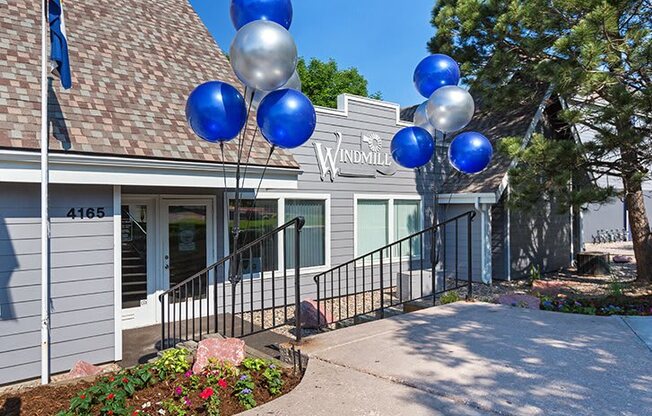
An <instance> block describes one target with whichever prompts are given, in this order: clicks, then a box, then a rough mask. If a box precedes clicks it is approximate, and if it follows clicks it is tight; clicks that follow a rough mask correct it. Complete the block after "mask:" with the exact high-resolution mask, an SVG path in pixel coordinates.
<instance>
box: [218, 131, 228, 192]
mask: <svg viewBox="0 0 652 416" xmlns="http://www.w3.org/2000/svg"><path fill="white" fill-rule="evenodd" d="M220 150H221V151H222V174H223V175H224V192H226V188H227V184H226V164H225V162H224V161H225V159H224V142H220Z"/></svg>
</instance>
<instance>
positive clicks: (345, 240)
mask: <svg viewBox="0 0 652 416" xmlns="http://www.w3.org/2000/svg"><path fill="white" fill-rule="evenodd" d="M0 4H1V5H2V8H3V10H5V11H6V12H5V13H3V15H2V16H1V17H0V29H1V31H0V33H2V34H1V35H0V385H1V384H6V383H12V382H16V381H19V380H25V379H31V378H36V377H38V375H39V374H40V371H41V347H40V330H41V316H40V310H41V288H40V228H39V227H40V217H39V213H40V199H39V196H40V193H39V186H40V185H39V183H40V169H39V140H38V131H39V127H38V126H39V105H40V102H39V96H40V95H39V81H38V80H39V68H40V64H39V58H38V56H39V53H38V51H39V48H40V44H39V13H38V11H37V10H36V8H34V7H33V5H32V4H31V3H30V2H28V1H27V0H18V1H12V2H9V1H7V0H0ZM161 8H164V9H165V10H167V12H166V13H159V12H157V11H155V10H154V7H153V6H152V5H151V2H148V1H146V0H126V1H124V2H122V4H121V6H120V7H115V6H114V5H112V4H109V3H102V2H90V1H79V2H75V3H71V4H70V5H68V7H67V9H66V19H67V30H68V37H69V42H70V48H71V62H72V68H73V88H72V89H70V90H68V91H61V90H60V89H59V88H58V85H57V83H56V82H53V83H52V84H51V85H52V86H51V90H50V95H49V97H50V101H49V102H50V107H49V119H50V122H49V123H50V151H51V156H50V182H51V184H52V185H51V189H50V215H51V222H52V229H51V235H52V237H51V250H50V251H51V273H50V301H49V303H50V309H51V321H50V352H49V356H50V368H51V372H52V373H57V372H63V371H67V370H68V369H70V368H71V366H72V365H73V364H74V363H75V362H76V361H77V360H86V361H89V362H93V363H106V362H112V361H120V360H121V359H122V331H123V330H124V329H128V328H135V327H141V326H147V325H154V324H156V323H157V322H158V320H159V317H160V308H161V306H160V303H159V302H158V295H159V294H160V293H162V292H163V291H165V290H166V289H167V288H169V287H170V286H172V285H174V284H175V283H178V282H180V281H182V280H184V279H186V278H187V277H189V276H191V275H192V274H193V273H195V272H196V271H198V270H201V269H202V268H204V267H205V266H206V265H209V264H212V263H214V262H215V261H216V260H218V259H219V258H221V257H222V256H224V255H225V254H228V252H229V218H232V215H233V214H232V212H231V211H232V209H231V208H232V205H233V196H234V194H233V190H234V188H235V173H236V162H237V157H238V155H237V143H236V142H231V143H228V144H227V145H226V146H225V148H224V152H223V153H222V152H221V151H220V147H219V146H217V145H212V144H209V143H206V142H202V141H201V140H199V139H197V138H196V137H195V136H194V135H193V134H192V132H191V131H190V129H189V128H188V127H187V125H186V122H185V117H184V106H185V99H186V97H187V95H188V94H189V92H190V91H191V90H192V89H193V88H194V86H195V85H197V84H198V83H201V82H203V81H206V80H210V79H219V80H223V81H226V82H229V83H232V84H233V85H238V82H237V80H236V78H235V76H234V75H233V73H232V71H231V68H230V65H229V64H228V61H227V59H226V57H225V55H224V53H223V52H222V51H221V50H220V48H219V47H218V46H217V45H216V44H215V42H214V40H213V39H212V38H211V36H210V34H209V33H208V31H207V29H206V28H205V27H204V25H203V24H202V22H201V21H200V19H199V18H198V16H197V15H196V14H195V12H194V10H193V9H192V7H191V6H190V4H189V3H188V2H187V1H186V0H162V1H159V2H157V5H156V10H160V9H161ZM116 25H117V26H119V27H120V28H121V30H119V31H116ZM556 104H557V103H555V102H554V100H551V98H550V97H549V96H547V95H546V94H545V93H541V94H538V95H536V97H534V98H533V100H532V102H529V103H524V105H523V106H522V107H520V108H517V109H514V110H512V111H511V113H509V114H493V113H490V112H483V111H482V110H480V111H479V112H478V114H477V116H476V119H475V121H474V122H473V123H474V126H472V128H473V129H476V130H479V131H482V132H483V133H485V134H486V135H487V136H488V137H491V138H492V140H495V139H498V138H500V137H503V136H507V135H520V136H523V137H528V136H529V135H531V134H532V133H533V132H534V131H537V130H540V131H543V130H544V129H543V127H542V126H543V125H545V120H546V114H547V111H548V110H549V108H551V107H554V106H555V105H556ZM410 113H411V111H410V109H407V110H404V111H403V112H401V109H400V108H399V106H397V105H395V104H391V103H387V102H382V101H376V100H370V99H367V98H362V97H356V96H349V95H343V96H340V97H339V102H338V108H336V109H330V108H317V121H318V125H317V130H316V132H315V134H314V137H313V138H312V139H311V141H310V142H309V143H308V144H306V145H305V146H303V147H301V148H299V149H297V150H296V151H293V152H288V151H283V150H276V151H275V152H274V153H273V154H272V156H271V158H270V161H269V166H268V167H267V169H266V173H265V175H264V177H263V179H262V183H261V186H260V193H259V194H258V196H257V199H256V204H255V206H254V205H253V203H252V201H251V199H252V198H253V190H255V189H256V188H257V186H258V183H259V180H260V179H261V175H262V173H263V169H264V165H265V163H266V160H267V158H268V155H269V152H270V147H269V145H268V144H267V143H266V142H265V141H264V140H263V139H262V138H261V137H260V135H257V136H256V137H254V138H252V137H251V136H249V137H247V138H246V139H245V146H244V147H245V149H248V148H249V147H250V146H249V145H250V141H251V140H254V143H253V146H251V148H252V152H251V157H250V158H249V160H248V163H247V173H246V177H245V179H244V188H245V189H246V192H245V201H244V203H243V205H244V208H243V212H242V214H241V215H242V216H243V218H246V219H248V220H249V221H247V224H248V225H247V226H246V227H249V228H248V229H244V230H243V231H244V235H245V237H244V238H245V239H247V238H249V239H253V238H255V237H256V236H259V235H261V234H263V233H265V232H267V231H269V230H271V229H273V228H275V227H276V226H278V225H281V224H283V223H285V222H286V221H287V220H288V219H291V218H294V217H295V216H297V215H302V216H304V217H306V218H307V219H308V221H307V224H306V227H305V230H304V233H303V235H304V237H303V238H302V240H301V249H302V250H301V251H302V253H303V256H302V258H301V264H302V268H301V276H302V279H305V287H306V290H305V291H303V292H302V296H305V297H310V296H311V295H313V294H314V293H313V292H311V289H310V288H311V287H312V276H314V275H315V274H316V273H319V272H320V271H325V270H328V269H329V268H330V267H331V266H336V265H338V264H341V263H343V262H346V261H348V260H350V259H352V258H353V257H354V256H356V255H360V254H364V253H366V252H368V251H370V250H373V249H375V248H377V247H379V246H382V245H384V244H387V243H390V242H393V241H395V240H397V239H398V238H401V237H404V236H406V235H409V234H412V233H415V232H417V231H419V230H421V229H423V228H424V227H427V226H429V225H430V224H432V222H433V221H434V220H435V219H436V218H437V219H438V220H442V219H445V218H450V217H453V216H455V215H458V214H461V213H464V212H467V211H475V212H476V213H477V215H476V219H475V221H474V222H473V227H472V239H471V241H470V242H469V241H466V242H465V244H472V245H473V258H472V265H473V268H472V270H471V274H472V277H473V279H474V280H477V281H484V282H486V283H490V282H491V281H492V279H510V278H519V277H523V276H524V275H526V274H527V273H528V271H529V268H530V267H531V265H537V266H540V267H541V268H542V271H546V270H554V269H558V268H561V267H564V266H567V265H568V264H569V263H570V261H571V258H572V255H573V253H574V251H576V250H577V249H578V248H579V247H581V241H580V240H581V239H580V235H579V229H580V227H579V225H578V223H579V216H577V215H575V216H573V215H571V214H570V213H569V214H568V215H559V214H557V213H556V212H555V211H554V209H553V208H554V207H549V206H541V207H539V208H540V209H537V214H530V215H527V216H526V215H525V214H520V213H515V212H511V211H510V210H509V209H508V208H507V206H506V204H505V198H506V195H507V192H508V176H507V170H508V169H509V166H510V164H511V161H509V160H504V159H502V158H501V157H497V158H496V159H495V161H494V162H492V165H491V167H490V168H489V169H488V170H487V171H485V172H483V173H482V174H480V175H478V176H474V177H461V176H459V175H457V174H454V173H452V172H451V171H450V169H449V168H447V164H446V161H445V146H440V147H439V152H438V158H437V160H436V161H435V163H433V164H431V165H430V166H428V167H426V168H424V169H421V170H419V171H412V170H406V169H403V168H400V167H398V166H397V165H396V164H395V163H394V162H393V161H392V158H391V155H390V154H389V143H390V140H391V138H392V137H393V135H394V134H395V133H396V132H397V131H398V130H399V129H401V128H402V127H404V126H409V125H411V122H410V119H411V114H410ZM229 213H231V215H229ZM243 227H244V226H243ZM278 251H279V253H280V252H281V251H283V249H282V248H279V249H278ZM463 252H464V253H465V252H466V251H464V250H463ZM464 253H462V254H461V258H460V264H466V263H465V262H464V258H463V256H464ZM278 255H279V259H280V261H282V259H281V257H282V256H281V255H280V254H278ZM255 261H256V260H255V259H254V263H255ZM252 267H254V266H252ZM258 267H262V266H261V265H259V266H258ZM466 272H467V271H466V270H464V271H463V273H466ZM302 281H303V280H302Z"/></svg>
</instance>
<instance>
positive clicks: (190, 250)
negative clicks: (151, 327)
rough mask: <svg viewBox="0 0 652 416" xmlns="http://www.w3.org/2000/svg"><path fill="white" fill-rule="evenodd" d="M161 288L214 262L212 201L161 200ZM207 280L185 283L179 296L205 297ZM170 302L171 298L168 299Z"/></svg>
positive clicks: (179, 281) (178, 281)
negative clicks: (162, 218) (192, 283)
mask: <svg viewBox="0 0 652 416" xmlns="http://www.w3.org/2000/svg"><path fill="white" fill-rule="evenodd" d="M162 206H163V215H164V217H165V219H164V221H163V234H164V235H163V288H164V289H168V288H172V287H174V286H175V285H177V284H179V283H181V282H183V281H184V280H186V279H188V278H189V277H191V276H193V275H194V274H196V273H197V272H199V271H201V270H203V269H205V268H206V266H208V265H209V264H211V263H212V262H213V261H214V258H213V256H212V255H211V253H213V252H214V250H213V239H214V233H213V226H212V223H213V221H212V209H213V203H212V200H207V199H197V200H174V201H171V200H170V201H164V202H163V204H162ZM207 291H208V288H207V281H206V279H204V280H203V281H202V283H201V284H196V285H194V286H192V285H186V286H184V289H183V294H182V298H181V299H178V301H185V300H186V299H187V298H188V297H192V298H193V300H200V299H205V297H206V293H207ZM171 301H175V300H173V299H171Z"/></svg>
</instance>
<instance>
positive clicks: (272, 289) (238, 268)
mask: <svg viewBox="0 0 652 416" xmlns="http://www.w3.org/2000/svg"><path fill="white" fill-rule="evenodd" d="M304 224H305V221H304V219H303V217H296V218H294V219H293V220H292V221H289V222H288V223H286V224H284V225H282V226H280V227H279V228H277V229H275V230H274V231H271V232H269V233H267V234H265V235H263V236H261V237H259V238H257V239H255V240H254V241H252V242H250V243H248V244H245V245H244V246H242V247H241V248H239V249H238V250H237V251H236V252H234V253H231V254H230V255H228V256H226V257H224V258H222V259H220V260H219V261H218V262H216V263H214V264H212V265H210V266H208V267H206V268H205V269H204V270H201V271H200V272H198V273H196V274H194V275H193V276H191V277H189V278H187V279H186V280H184V281H182V282H180V283H179V284H177V285H175V286H173V287H171V288H170V289H169V290H167V291H166V292H164V293H163V294H161V295H160V296H159V301H160V303H161V349H165V348H169V347H173V346H174V345H176V344H177V343H179V342H183V341H189V340H194V341H201V340H202V339H203V338H204V337H205V336H206V335H209V334H220V335H222V336H230V337H245V336H248V335H253V334H256V333H259V332H262V331H266V330H268V329H273V328H277V327H279V326H283V325H286V324H288V323H289V322H290V321H291V319H293V318H294V316H291V315H295V314H296V322H301V316H300V313H301V308H294V307H293V306H294V304H295V303H296V300H297V299H300V298H301V293H300V280H301V276H300V273H299V265H300V261H299V260H300V255H301V253H300V246H301V245H300V244H299V241H300V237H301V229H302V228H303V226H304ZM289 235H291V236H293V238H294V243H293V253H287V251H288V250H287V248H288V246H289V244H288V237H289ZM279 238H280V241H282V242H283V245H282V247H283V253H282V256H283V261H282V262H281V263H282V264H281V265H279V248H280V245H279ZM270 246H271V249H270ZM264 247H266V248H267V249H264ZM254 253H255V255H254ZM270 253H271V254H270ZM266 255H268V256H271V257H272V258H271V259H266V258H264V257H265V256H266ZM290 256H293V260H294V261H293V262H292V267H290V268H288V267H287V265H288V261H287V259H288V257H290ZM288 270H291V272H290V273H288ZM292 275H293V276H292ZM289 277H293V279H294V282H291V283H290V284H288V278H289ZM292 289H294V291H293V292H294V293H292ZM292 309H295V311H294V313H291V310H292ZM297 325H298V324H297ZM296 339H297V342H298V341H300V340H301V329H300V328H296Z"/></svg>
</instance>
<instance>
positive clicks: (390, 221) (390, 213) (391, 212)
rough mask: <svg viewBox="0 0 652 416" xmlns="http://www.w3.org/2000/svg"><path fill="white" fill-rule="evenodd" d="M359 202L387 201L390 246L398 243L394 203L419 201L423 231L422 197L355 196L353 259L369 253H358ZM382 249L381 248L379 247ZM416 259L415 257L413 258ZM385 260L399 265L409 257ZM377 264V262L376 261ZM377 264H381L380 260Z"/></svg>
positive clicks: (420, 225)
mask: <svg viewBox="0 0 652 416" xmlns="http://www.w3.org/2000/svg"><path fill="white" fill-rule="evenodd" d="M359 200H363V201H364V200H374V201H385V202H387V209H388V211H387V221H388V223H387V227H388V230H387V236H388V237H387V238H388V240H389V243H388V244H392V243H394V242H396V235H395V234H396V233H395V230H394V228H395V225H396V224H395V222H396V213H395V210H394V203H395V202H396V201H418V202H419V230H423V224H424V222H425V219H424V203H423V202H424V199H423V198H422V197H421V195H414V194H391V195H385V194H354V195H353V258H358V257H359V256H361V255H364V254H367V253H358V201H359ZM379 248H380V247H379ZM413 257H414V256H413ZM383 258H384V259H388V260H390V261H391V262H392V263H397V262H400V261H404V260H409V256H402V257H401V256H394V255H393V254H392V255H390V256H385V257H383ZM374 262H376V261H374ZM377 262H380V260H378V261H377Z"/></svg>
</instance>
